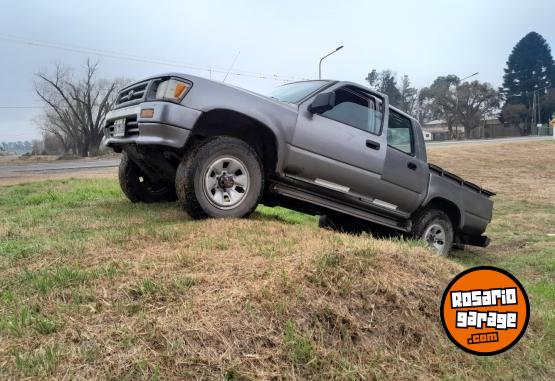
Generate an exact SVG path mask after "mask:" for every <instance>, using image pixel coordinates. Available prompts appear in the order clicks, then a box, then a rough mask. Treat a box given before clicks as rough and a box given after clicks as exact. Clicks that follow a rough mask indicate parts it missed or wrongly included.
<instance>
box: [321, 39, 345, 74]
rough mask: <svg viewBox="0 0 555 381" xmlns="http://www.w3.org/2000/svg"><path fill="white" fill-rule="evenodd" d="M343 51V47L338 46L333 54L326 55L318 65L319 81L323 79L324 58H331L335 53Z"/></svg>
mask: <svg viewBox="0 0 555 381" xmlns="http://www.w3.org/2000/svg"><path fill="white" fill-rule="evenodd" d="M341 49H343V45H341V46H338V47H337V48H336V49H335V50H334V51H333V52H331V53H329V54H326V55H325V56H323V57H322V58H321V59H320V63H319V64H318V79H322V61H323V60H324V58H326V57H329V56H331V55H332V54H333V53H335V52H337V51H338V50H341Z"/></svg>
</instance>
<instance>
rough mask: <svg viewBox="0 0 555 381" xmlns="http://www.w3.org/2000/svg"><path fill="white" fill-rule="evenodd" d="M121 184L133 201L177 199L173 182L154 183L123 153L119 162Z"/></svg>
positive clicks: (124, 191) (148, 201) (149, 201)
mask: <svg viewBox="0 0 555 381" xmlns="http://www.w3.org/2000/svg"><path fill="white" fill-rule="evenodd" d="M118 177H119V184H120V187H121V190H122V191H123V193H124V194H125V195H126V196H127V198H128V199H129V200H131V202H147V203H151V202H166V201H175V200H176V199H177V195H176V193H175V186H174V185H173V183H172V182H170V181H168V182H165V183H154V182H152V181H150V180H149V179H148V177H146V175H145V174H144V173H143V172H142V171H141V169H140V168H139V166H138V165H137V164H135V163H134V162H133V161H132V160H131V159H130V158H129V156H128V155H127V153H126V152H124V153H123V155H122V157H121V161H120V163H119V172H118Z"/></svg>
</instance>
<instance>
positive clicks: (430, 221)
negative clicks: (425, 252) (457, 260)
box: [412, 209, 454, 256]
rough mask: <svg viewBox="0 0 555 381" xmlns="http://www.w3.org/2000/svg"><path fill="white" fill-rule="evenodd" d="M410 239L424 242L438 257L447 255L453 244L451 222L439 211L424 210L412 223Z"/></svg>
mask: <svg viewBox="0 0 555 381" xmlns="http://www.w3.org/2000/svg"><path fill="white" fill-rule="evenodd" d="M412 237H413V238H414V239H419V240H422V241H424V242H425V243H426V244H427V245H428V246H429V247H430V248H432V249H434V250H435V251H437V253H438V254H439V255H442V256H446V255H449V252H450V251H451V249H452V247H453V242H454V229H453V222H452V221H451V219H450V218H449V216H448V215H447V214H445V212H443V211H441V210H438V209H428V210H424V211H423V212H421V213H419V214H417V216H416V217H415V219H414V221H413V230H412Z"/></svg>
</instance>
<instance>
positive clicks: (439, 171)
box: [428, 163, 495, 197]
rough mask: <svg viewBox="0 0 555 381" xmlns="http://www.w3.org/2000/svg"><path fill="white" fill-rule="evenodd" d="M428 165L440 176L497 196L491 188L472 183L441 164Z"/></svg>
mask: <svg viewBox="0 0 555 381" xmlns="http://www.w3.org/2000/svg"><path fill="white" fill-rule="evenodd" d="M428 166H429V167H430V170H431V171H433V172H435V173H437V174H439V175H440V176H445V177H448V178H450V179H452V180H455V181H456V182H458V183H459V184H460V185H462V186H466V187H469V188H471V189H473V190H475V191H477V192H478V193H481V194H483V195H485V196H487V197H491V196H495V193H494V192H492V191H490V190H487V189H484V188H482V187H480V186H478V185H476V184H474V183H471V182H470V181H466V180H465V179H463V178H461V177H459V176H457V175H455V174H454V173H451V172H449V171H447V170H445V169H443V168H441V167H440V166H439V165H435V164H430V163H429V164H428Z"/></svg>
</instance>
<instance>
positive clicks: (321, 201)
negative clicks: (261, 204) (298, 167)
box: [272, 183, 412, 232]
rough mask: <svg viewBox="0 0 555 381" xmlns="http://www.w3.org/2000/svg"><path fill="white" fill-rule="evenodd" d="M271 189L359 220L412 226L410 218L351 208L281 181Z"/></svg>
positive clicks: (403, 227) (405, 228)
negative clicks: (399, 217) (404, 218)
mask: <svg viewBox="0 0 555 381" xmlns="http://www.w3.org/2000/svg"><path fill="white" fill-rule="evenodd" d="M272 190H273V191H274V192H275V193H277V194H279V195H280V196H283V197H289V198H293V199H295V200H300V201H304V202H307V203H310V204H313V205H317V206H321V207H324V208H327V209H331V210H334V211H336V212H340V213H345V214H348V215H351V216H353V217H356V218H360V219H361V220H365V221H369V222H373V223H376V224H379V225H383V226H387V227H389V228H392V229H396V230H401V231H403V232H409V231H410V230H411V228H412V223H411V221H410V220H400V221H399V220H394V219H391V218H387V217H384V216H380V215H377V214H374V213H371V212H368V211H365V210H361V209H358V208H353V207H352V206H349V205H346V204H344V203H340V202H337V201H334V200H331V199H329V198H326V197H322V196H319V195H317V194H314V193H312V192H307V191H302V190H299V189H297V188H295V187H292V186H289V185H287V184H283V183H277V184H274V185H273V187H272Z"/></svg>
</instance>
